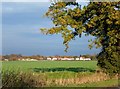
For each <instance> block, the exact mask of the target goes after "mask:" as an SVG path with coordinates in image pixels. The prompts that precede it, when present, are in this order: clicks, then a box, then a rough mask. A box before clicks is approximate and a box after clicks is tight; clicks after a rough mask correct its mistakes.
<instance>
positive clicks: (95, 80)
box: [2, 61, 118, 87]
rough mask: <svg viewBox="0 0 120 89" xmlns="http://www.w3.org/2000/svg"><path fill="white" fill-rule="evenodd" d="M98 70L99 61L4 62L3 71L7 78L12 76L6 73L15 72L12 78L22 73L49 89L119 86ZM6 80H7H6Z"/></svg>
mask: <svg viewBox="0 0 120 89" xmlns="http://www.w3.org/2000/svg"><path fill="white" fill-rule="evenodd" d="M97 69H98V67H97V61H4V62H2V71H3V74H4V75H5V76H11V75H8V74H5V73H6V71H7V72H9V71H12V72H10V73H13V72H14V73H13V75H12V76H17V75H19V74H21V72H22V74H23V75H24V78H27V77H28V76H29V77H30V79H32V81H35V82H36V81H37V82H38V81H41V82H42V83H41V82H40V84H41V86H48V87H49V86H52V87H53V86H67V87H69V86H70V87H71V86H74V87H90V86H92V87H96V86H97V85H99V87H102V86H103V87H108V86H117V84H118V80H117V79H115V78H113V79H110V78H109V77H108V76H107V75H106V74H104V73H97V72H96V70H97ZM17 72H19V73H17ZM4 75H3V79H4V77H5V76H4ZM25 76H26V77H25ZM38 76H39V77H38ZM17 78H18V77H17ZM36 79H37V80H36ZM5 80H7V79H6V78H5ZM5 80H4V81H5ZM11 80H14V78H13V77H12V79H11ZM18 80H19V79H18ZM15 81H16V80H15ZM29 81H31V80H29ZM12 82H13V81H12ZM27 82H28V78H27ZM43 82H44V83H43ZM99 82H100V83H99ZM9 85H10V84H9ZM30 85H32V84H30ZM34 86H38V87H39V86H40V85H39V83H36V84H35V85H34Z"/></svg>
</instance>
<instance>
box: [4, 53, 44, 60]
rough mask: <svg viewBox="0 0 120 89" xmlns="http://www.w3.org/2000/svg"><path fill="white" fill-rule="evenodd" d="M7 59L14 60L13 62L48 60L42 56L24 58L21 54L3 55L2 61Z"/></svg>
mask: <svg viewBox="0 0 120 89" xmlns="http://www.w3.org/2000/svg"><path fill="white" fill-rule="evenodd" d="M5 59H8V60H10V61H11V60H12V61H15V60H18V59H37V60H43V59H46V57H45V56H41V55H32V56H23V55H21V54H10V55H3V56H2V60H5Z"/></svg>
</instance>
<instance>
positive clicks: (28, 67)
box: [2, 61, 97, 72]
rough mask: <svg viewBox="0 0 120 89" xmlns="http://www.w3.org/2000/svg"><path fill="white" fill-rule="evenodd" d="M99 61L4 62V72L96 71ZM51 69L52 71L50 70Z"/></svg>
mask: <svg viewBox="0 0 120 89" xmlns="http://www.w3.org/2000/svg"><path fill="white" fill-rule="evenodd" d="M96 64H97V61H29V62H28V61H4V62H2V70H9V69H10V70H18V69H19V70H21V71H33V72H40V71H45V72H50V71H53V72H54V71H72V72H79V71H80V72H81V70H82V71H87V70H88V71H92V70H93V71H94V70H96V68H97V66H96ZM50 69H51V70H50Z"/></svg>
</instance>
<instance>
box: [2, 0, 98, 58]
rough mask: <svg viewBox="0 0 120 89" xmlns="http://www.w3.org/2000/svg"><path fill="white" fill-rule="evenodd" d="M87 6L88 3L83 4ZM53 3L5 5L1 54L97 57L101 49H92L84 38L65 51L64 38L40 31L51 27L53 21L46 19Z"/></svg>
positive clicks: (11, 3) (3, 4)
mask: <svg viewBox="0 0 120 89" xmlns="http://www.w3.org/2000/svg"><path fill="white" fill-rule="evenodd" d="M81 4H82V5H86V3H83V2H82V3H81ZM49 6H50V2H2V11H1V10H0V13H2V14H0V15H2V22H0V27H2V30H1V31H0V32H2V54H3V55H5V54H22V55H44V56H51V55H77V56H79V55H81V54H97V53H99V51H100V49H96V48H93V49H91V50H90V49H89V48H88V44H89V42H88V39H91V38H92V39H94V37H91V36H88V37H85V36H84V35H83V36H82V38H78V37H77V38H76V40H72V41H71V42H70V44H69V46H70V48H69V49H68V52H67V53H66V52H64V49H65V46H64V45H63V44H62V43H63V39H62V38H61V35H44V34H42V33H41V32H40V28H50V27H52V26H54V25H53V23H52V21H51V20H50V19H49V18H47V17H45V16H44V14H45V12H46V11H47V10H48V7H49Z"/></svg>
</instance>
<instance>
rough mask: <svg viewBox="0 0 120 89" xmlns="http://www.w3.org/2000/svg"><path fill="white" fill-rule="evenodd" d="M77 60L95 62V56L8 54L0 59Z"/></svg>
mask: <svg viewBox="0 0 120 89" xmlns="http://www.w3.org/2000/svg"><path fill="white" fill-rule="evenodd" d="M48 57H50V58H54V57H55V58H79V57H84V58H91V60H97V58H96V55H95V54H94V55H89V54H86V55H80V56H59V55H55V56H42V55H32V56H24V55H21V54H10V55H2V56H1V59H2V60H5V59H8V60H9V61H15V60H18V59H20V60H21V59H37V60H47V58H48Z"/></svg>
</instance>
